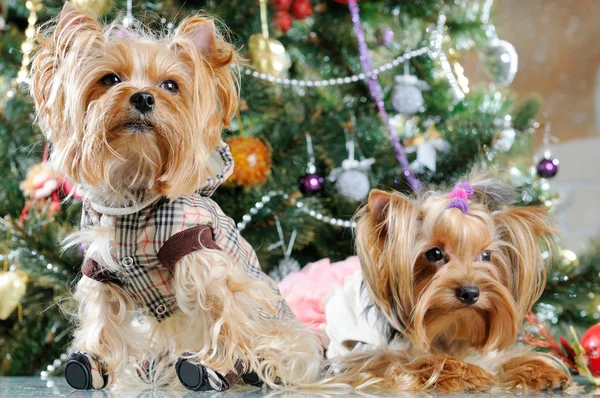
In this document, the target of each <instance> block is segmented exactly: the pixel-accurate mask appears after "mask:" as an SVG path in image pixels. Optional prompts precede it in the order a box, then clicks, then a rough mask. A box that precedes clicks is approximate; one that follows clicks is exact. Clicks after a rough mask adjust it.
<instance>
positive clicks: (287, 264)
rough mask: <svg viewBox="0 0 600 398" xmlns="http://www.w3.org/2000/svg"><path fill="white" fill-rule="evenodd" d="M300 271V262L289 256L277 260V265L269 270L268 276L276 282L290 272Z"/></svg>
mask: <svg viewBox="0 0 600 398" xmlns="http://www.w3.org/2000/svg"><path fill="white" fill-rule="evenodd" d="M298 271H300V263H299V262H298V261H296V260H295V259H293V258H291V257H285V258H284V259H283V260H281V261H280V262H279V264H278V265H277V267H275V269H273V270H272V271H271V272H269V276H270V277H271V278H272V279H273V280H274V281H276V282H281V280H282V279H283V278H285V277H286V276H288V275H289V274H291V273H292V272H298Z"/></svg>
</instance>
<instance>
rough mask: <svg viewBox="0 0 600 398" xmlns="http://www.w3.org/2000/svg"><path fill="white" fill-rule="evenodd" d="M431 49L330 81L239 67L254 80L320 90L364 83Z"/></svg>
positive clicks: (416, 51) (420, 49)
mask: <svg viewBox="0 0 600 398" xmlns="http://www.w3.org/2000/svg"><path fill="white" fill-rule="evenodd" d="M429 51H430V50H429V48H427V47H421V48H418V49H416V50H412V51H409V52H407V53H405V54H402V55H400V56H398V57H396V58H395V59H394V60H392V61H390V62H388V63H386V64H383V65H381V66H379V67H378V68H375V69H373V70H372V71H369V72H367V73H358V74H355V75H349V76H343V77H336V78H330V79H321V80H298V79H288V78H281V77H277V76H274V75H271V74H268V73H260V72H257V71H255V70H252V69H249V68H246V67H244V66H241V65H237V67H238V68H239V69H240V71H241V72H242V73H244V74H246V75H247V76H252V77H254V78H257V79H260V80H264V81H267V82H270V83H275V84H280V85H283V86H298V87H310V88H319V87H327V86H341V85H344V84H352V83H356V82H359V81H364V80H366V79H368V78H370V77H371V76H374V75H378V74H380V73H383V72H386V71H388V70H391V69H394V68H396V67H398V66H399V65H400V64H403V63H405V62H406V61H408V60H410V59H412V58H415V57H418V56H421V55H424V54H427V53H428V52H429Z"/></svg>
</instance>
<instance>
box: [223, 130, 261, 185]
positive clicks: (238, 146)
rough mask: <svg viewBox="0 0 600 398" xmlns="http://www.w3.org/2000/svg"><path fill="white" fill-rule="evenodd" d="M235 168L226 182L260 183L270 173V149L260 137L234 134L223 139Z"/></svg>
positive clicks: (239, 183)
mask: <svg viewBox="0 0 600 398" xmlns="http://www.w3.org/2000/svg"><path fill="white" fill-rule="evenodd" d="M225 141H226V143H227V145H228V146H229V149H230V150H231V154H232V156H233V162H234V164H235V168H234V169H233V173H232V174H231V177H229V179H228V180H227V182H228V183H230V184H234V185H241V186H243V187H250V186H256V185H262V184H264V183H265V181H266V180H267V178H269V175H270V174H271V149H270V146H269V144H268V142H267V141H266V140H265V139H264V138H260V137H242V136H236V137H231V138H228V139H227V140H225Z"/></svg>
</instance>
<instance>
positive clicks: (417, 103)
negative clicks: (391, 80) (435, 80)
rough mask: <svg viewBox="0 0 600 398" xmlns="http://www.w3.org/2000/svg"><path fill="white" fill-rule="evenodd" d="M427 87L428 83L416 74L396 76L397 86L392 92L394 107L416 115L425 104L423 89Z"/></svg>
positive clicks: (399, 111)
mask: <svg viewBox="0 0 600 398" xmlns="http://www.w3.org/2000/svg"><path fill="white" fill-rule="evenodd" d="M426 89H427V83H425V82H423V81H421V80H419V79H417V78H416V77H415V76H412V75H402V76H396V86H395V87H394V91H393V92H392V107H393V108H394V110H395V111H396V112H398V113H402V114H404V115H414V114H415V113H417V112H419V111H420V110H421V108H422V107H423V105H424V104H425V100H424V99H423V90H426Z"/></svg>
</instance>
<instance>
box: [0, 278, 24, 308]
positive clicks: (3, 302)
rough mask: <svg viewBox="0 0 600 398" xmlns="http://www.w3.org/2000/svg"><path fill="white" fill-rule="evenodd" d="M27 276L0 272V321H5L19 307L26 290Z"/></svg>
mask: <svg viewBox="0 0 600 398" xmlns="http://www.w3.org/2000/svg"><path fill="white" fill-rule="evenodd" d="M27 280H28V278H27V274H25V273H24V272H21V271H10V272H0V319H1V320H6V319H7V318H8V317H9V316H10V314H12V313H13V311H14V310H15V309H16V308H17V307H19V306H20V304H21V299H22V298H23V296H25V291H26V290H27Z"/></svg>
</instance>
